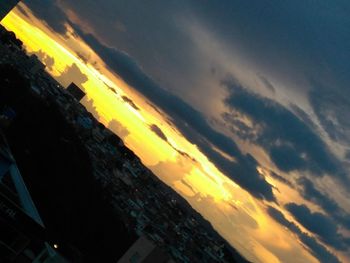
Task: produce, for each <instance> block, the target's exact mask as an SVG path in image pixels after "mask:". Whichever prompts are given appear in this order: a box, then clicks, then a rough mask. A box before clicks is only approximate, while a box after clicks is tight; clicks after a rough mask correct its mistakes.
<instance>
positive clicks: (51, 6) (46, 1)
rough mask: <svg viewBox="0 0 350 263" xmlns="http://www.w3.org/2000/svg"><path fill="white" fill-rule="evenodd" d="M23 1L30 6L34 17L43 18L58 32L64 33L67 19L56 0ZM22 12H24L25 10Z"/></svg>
mask: <svg viewBox="0 0 350 263" xmlns="http://www.w3.org/2000/svg"><path fill="white" fill-rule="evenodd" d="M23 3H24V4H25V5H26V6H28V7H29V8H30V10H31V11H32V12H33V14H34V15H35V16H36V17H38V18H40V19H42V20H44V21H45V22H46V23H47V24H48V25H49V26H50V27H51V28H52V29H53V30H55V31H56V32H58V33H60V34H64V33H66V27H65V25H64V24H65V23H68V19H67V16H66V14H65V13H64V12H63V11H62V9H61V8H60V7H59V6H58V5H57V1H56V0H24V1H23ZM21 10H22V11H24V10H23V9H21ZM22 13H24V14H25V12H22Z"/></svg>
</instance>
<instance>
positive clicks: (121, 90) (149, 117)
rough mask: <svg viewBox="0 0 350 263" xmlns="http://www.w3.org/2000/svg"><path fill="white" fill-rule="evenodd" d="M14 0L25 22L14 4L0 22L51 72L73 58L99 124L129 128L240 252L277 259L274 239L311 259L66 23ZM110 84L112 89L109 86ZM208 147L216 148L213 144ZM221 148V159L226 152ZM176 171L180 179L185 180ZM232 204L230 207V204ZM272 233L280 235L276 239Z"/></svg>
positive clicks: (133, 143)
mask: <svg viewBox="0 0 350 263" xmlns="http://www.w3.org/2000/svg"><path fill="white" fill-rule="evenodd" d="M21 6H22V8H23V9H24V10H25V11H26V12H27V13H28V14H29V19H30V20H31V22H29V21H28V18H25V17H24V16H22V15H21V14H20V12H19V11H16V10H15V11H13V12H12V13H10V14H9V15H8V16H7V17H6V18H5V19H4V20H3V21H2V24H3V25H4V26H5V27H6V28H7V29H9V30H11V31H14V32H15V33H16V35H17V37H18V38H20V39H21V40H22V41H23V42H24V44H25V47H26V49H27V50H28V51H29V52H32V53H35V52H38V51H39V50H41V51H42V52H44V53H46V54H47V55H48V56H50V57H52V58H54V61H55V63H54V67H53V69H52V70H51V71H49V72H50V73H51V74H52V75H53V76H54V77H59V76H61V74H62V72H64V70H65V69H66V68H67V67H70V66H71V65H72V64H76V65H77V67H78V68H79V70H80V71H81V72H82V73H83V74H84V75H86V76H87V78H88V80H87V81H86V82H85V83H83V84H82V87H83V88H84V89H85V91H86V93H87V97H88V99H92V100H93V104H94V107H96V110H97V112H98V114H99V117H100V119H99V120H100V121H101V122H102V123H104V124H105V125H106V126H108V124H109V123H110V122H111V121H113V120H116V121H118V123H120V124H121V125H122V126H123V127H124V128H125V129H126V130H127V131H128V132H129V133H128V134H127V135H125V137H124V138H123V140H124V142H125V143H126V145H127V146H128V147H129V148H131V150H133V151H134V152H135V153H136V154H137V155H138V156H139V157H140V158H141V160H142V161H143V163H144V164H145V165H146V166H148V167H150V168H151V169H153V170H154V171H155V173H156V175H157V176H158V177H159V178H160V179H162V180H163V181H165V182H166V183H168V184H169V185H170V186H171V187H173V188H174V189H175V190H176V191H178V192H179V193H180V194H182V195H183V196H184V197H185V198H186V199H187V200H188V201H189V202H190V203H191V205H192V206H193V207H194V208H195V209H196V210H197V211H199V212H200V213H201V214H202V215H203V216H204V217H205V218H207V219H208V220H209V221H211V223H212V224H213V226H214V227H215V228H216V230H217V231H218V232H219V233H221V235H223V237H224V238H226V239H227V240H228V241H229V242H230V243H231V244H232V245H233V246H234V247H236V248H237V249H238V250H239V251H240V252H241V253H242V254H243V255H244V256H246V257H247V258H248V259H251V260H254V261H256V260H257V259H258V260H259V261H260V262H269V263H270V262H281V261H280V260H278V258H277V257H276V255H274V254H273V252H272V251H273V249H277V248H276V247H278V249H279V250H281V251H283V253H285V254H286V255H293V254H294V253H297V252H298V253H299V254H301V255H303V257H304V258H305V261H304V262H309V261H310V259H312V260H313V261H314V258H313V257H312V256H311V255H310V253H309V252H308V251H306V250H305V248H303V247H302V246H301V245H300V244H299V243H298V240H296V238H294V237H292V236H291V235H290V233H289V232H287V231H286V230H285V229H284V228H283V227H282V226H280V225H278V224H277V223H275V222H274V221H273V220H272V219H271V218H270V217H269V216H268V215H267V214H266V212H265V211H264V205H263V204H262V203H261V201H258V200H256V199H254V198H253V197H252V196H251V195H250V194H249V193H248V192H246V191H245V190H243V189H242V188H240V187H239V186H238V185H237V184H235V183H234V182H233V181H232V180H230V179H229V178H228V177H227V176H225V175H224V174H222V173H221V172H220V171H219V170H218V169H217V167H216V166H215V165H214V164H213V163H212V162H210V161H209V160H208V158H207V157H206V156H205V155H204V154H203V153H202V152H200V151H199V149H198V148H197V146H196V145H193V144H192V143H191V142H189V141H187V140H186V138H184V137H183V136H182V135H181V133H180V132H179V131H178V130H177V129H176V128H174V127H173V126H171V125H169V124H168V122H167V120H166V119H165V118H164V116H162V115H161V114H159V113H158V112H157V111H155V110H154V109H153V108H152V107H150V106H149V105H148V104H147V101H146V99H145V98H144V97H143V96H142V95H141V94H138V93H137V92H135V91H134V90H133V89H132V88H131V87H129V86H128V85H127V84H126V83H124V82H123V81H122V80H121V79H120V78H119V77H118V76H117V75H115V73H113V72H111V71H109V70H108V69H107V67H106V65H105V64H104V62H103V61H102V60H101V59H100V58H99V57H98V55H97V54H96V53H95V52H94V51H93V50H92V49H90V47H88V46H87V45H86V44H85V43H84V42H83V41H82V40H81V39H80V38H79V37H77V36H76V35H75V34H72V32H73V31H72V29H71V28H69V27H68V26H67V29H68V32H70V33H67V35H66V36H65V37H66V38H63V37H62V36H59V35H57V34H56V33H53V32H52V31H51V30H50V29H49V28H48V27H47V26H46V24H45V23H43V22H42V21H40V20H38V19H37V18H35V17H34V16H33V15H32V14H31V11H30V10H29V9H28V8H27V7H26V6H25V5H23V4H22V5H21ZM68 43H69V45H68ZM77 51H79V52H81V53H83V54H89V55H90V57H91V58H92V59H91V61H88V62H86V61H85V62H84V61H82V59H81V58H79V56H78V55H77ZM96 65H97V66H96ZM111 87H112V88H113V89H114V90H115V92H113V91H111V90H110V88H111ZM123 95H126V96H128V97H129V98H130V99H132V100H133V101H134V102H135V103H136V105H137V106H138V107H139V108H140V110H136V109H134V108H133V107H132V106H130V105H129V104H128V103H126V102H125V101H124V100H123V99H122V96H123ZM90 110H91V109H90ZM152 124H155V125H157V126H158V127H160V128H161V129H162V131H163V133H164V134H165V136H166V137H167V138H168V142H169V143H170V145H169V143H167V142H165V141H164V140H162V139H161V138H159V137H158V136H157V135H156V134H155V133H154V132H152V131H151V130H150V128H149V126H150V125H152ZM172 146H173V147H172ZM174 148H176V149H178V150H180V151H183V152H186V153H187V154H188V155H189V156H191V157H193V158H194V159H195V160H196V162H197V163H195V162H193V161H192V160H190V159H187V158H186V157H183V156H181V155H180V154H179V153H178V152H177V151H176V150H175V149H174ZM215 150H216V151H218V152H219V150H218V149H215ZM220 153H221V154H222V155H224V156H225V157H226V158H228V159H230V158H231V157H229V156H227V155H226V154H225V153H222V152H220ZM179 160H180V161H179ZM232 160H233V159H232ZM161 165H164V168H162V171H159V170H157V169H156V167H163V166H161ZM177 171H183V173H184V174H181V175H178V174H176V178H177V179H176V180H174V181H171V180H168V179H167V178H166V176H169V174H170V175H171V174H172V173H174V174H175V173H177ZM179 178H181V179H184V181H185V182H186V184H188V185H185V184H184V183H183V181H181V179H179ZM271 182H272V181H271ZM273 183H275V182H273ZM235 206H237V209H234V208H233V207H235ZM244 218H252V219H251V221H252V222H254V221H256V222H257V227H258V228H257V229H255V228H254V227H253V226H254V224H253V223H252V224H251V226H247V225H246V222H245V220H244ZM276 238H277V239H278V240H281V241H282V240H286V241H285V242H279V244H275V240H276ZM283 253H282V254H283ZM290 259H291V261H289V262H293V257H292V256H291V258H290Z"/></svg>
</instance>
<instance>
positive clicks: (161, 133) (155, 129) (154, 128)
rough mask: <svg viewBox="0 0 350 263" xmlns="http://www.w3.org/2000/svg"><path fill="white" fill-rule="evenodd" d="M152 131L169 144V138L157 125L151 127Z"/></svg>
mask: <svg viewBox="0 0 350 263" xmlns="http://www.w3.org/2000/svg"><path fill="white" fill-rule="evenodd" d="M150 129H151V131H153V132H154V133H155V134H156V135H157V136H158V137H159V138H161V139H162V140H163V141H165V142H168V138H167V137H166V135H165V134H164V132H163V131H162V130H161V129H160V128H159V127H158V126H157V125H155V124H152V125H150Z"/></svg>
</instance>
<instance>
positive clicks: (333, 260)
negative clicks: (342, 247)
mask: <svg viewBox="0 0 350 263" xmlns="http://www.w3.org/2000/svg"><path fill="white" fill-rule="evenodd" d="M267 212H268V214H269V215H270V216H271V217H272V218H273V219H274V220H275V221H276V222H278V223H280V224H281V225H283V226H285V227H287V228H288V229H289V230H290V231H291V232H293V233H294V234H296V235H297V237H298V238H299V239H300V241H301V242H302V243H304V244H305V245H306V246H307V247H308V248H309V249H310V251H311V253H312V254H314V255H315V257H317V259H318V260H319V261H320V262H321V263H340V260H339V259H338V258H337V257H336V256H335V255H334V254H332V253H331V252H330V251H329V250H327V248H325V247H324V246H323V245H321V244H320V243H319V242H317V240H316V239H315V238H313V237H311V236H309V235H308V234H306V233H305V232H303V231H301V229H300V228H299V227H298V226H297V225H296V224H294V223H293V222H291V221H289V220H288V219H286V218H285V217H284V215H283V214H282V213H281V212H280V211H279V210H277V209H276V208H274V207H271V206H269V207H268V209H267Z"/></svg>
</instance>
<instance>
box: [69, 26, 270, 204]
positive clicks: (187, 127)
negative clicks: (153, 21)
mask: <svg viewBox="0 0 350 263" xmlns="http://www.w3.org/2000/svg"><path fill="white" fill-rule="evenodd" d="M75 29H76V31H77V32H78V33H79V35H80V36H81V37H82V38H83V39H84V40H85V41H86V43H87V44H89V45H90V46H91V47H92V48H93V49H94V50H95V51H96V52H97V53H98V54H99V55H100V56H101V58H102V59H103V60H104V61H105V62H106V64H107V65H108V66H109V67H110V68H111V69H112V70H114V71H115V72H116V73H117V74H119V75H120V76H121V77H122V78H123V79H124V80H125V81H126V82H127V83H128V84H129V85H130V86H132V87H133V88H134V89H136V90H137V91H139V92H140V93H141V94H143V95H144V96H145V97H146V98H147V99H149V100H150V101H151V102H152V103H154V104H155V105H157V106H158V107H159V108H161V109H162V110H163V111H164V112H166V113H167V114H168V115H169V116H170V117H171V119H172V122H173V123H174V124H175V125H176V126H177V127H178V129H179V130H180V131H181V132H182V134H183V135H184V136H185V137H186V138H187V139H188V140H189V141H191V142H192V143H194V144H196V145H197V146H198V147H199V149H200V150H201V151H202V152H203V153H204V154H206V155H207V156H208V158H209V159H210V160H211V161H213V162H214V163H215V164H216V166H217V167H218V168H219V169H220V170H221V171H222V172H223V173H225V174H226V175H228V176H229V177H231V178H232V179H233V180H234V181H235V182H237V183H238V184H239V185H240V186H242V187H243V188H244V189H246V190H248V191H249V192H251V193H252V194H253V195H254V196H256V197H257V198H260V199H267V200H275V197H274V195H273V193H272V186H271V185H270V184H269V183H267V182H266V180H265V179H264V178H263V177H262V176H261V175H260V174H259V173H258V172H257V170H256V165H257V163H256V161H255V159H254V158H253V157H252V156H250V155H247V156H246V155H243V154H242V153H241V152H240V150H239V149H238V147H237V145H236V144H235V143H234V142H233V141H232V140H231V139H230V138H229V137H227V136H225V135H223V134H222V133H219V132H217V131H215V130H214V129H213V128H212V127H211V126H210V125H209V124H208V122H207V120H206V118H205V117H204V116H203V115H202V114H201V113H200V112H199V111H197V110H195V109H194V108H193V107H192V106H190V105H189V104H187V103H186V102H184V101H183V100H181V99H180V98H179V97H177V96H175V95H173V94H171V93H170V92H168V91H166V90H164V89H162V88H160V87H159V86H158V85H157V84H156V83H155V82H154V81H153V80H152V79H151V78H150V77H149V76H147V75H146V74H145V73H144V72H143V71H142V69H141V68H140V66H139V65H138V64H137V63H135V62H134V61H133V60H132V59H131V58H130V57H129V56H128V55H127V54H125V53H124V52H120V51H118V50H117V49H115V48H110V47H107V46H105V45H103V44H102V43H100V42H99V41H98V40H97V39H96V38H95V37H94V36H93V35H91V34H85V33H84V32H82V31H81V30H80V29H79V28H75ZM212 146H215V147H216V148H218V149H220V150H221V151H222V152H224V153H226V154H227V155H229V156H232V157H234V158H235V159H236V160H237V162H233V161H230V160H227V159H226V158H225V157H223V156H222V155H221V154H219V153H218V152H217V151H215V150H214V149H213V147H212Z"/></svg>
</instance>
